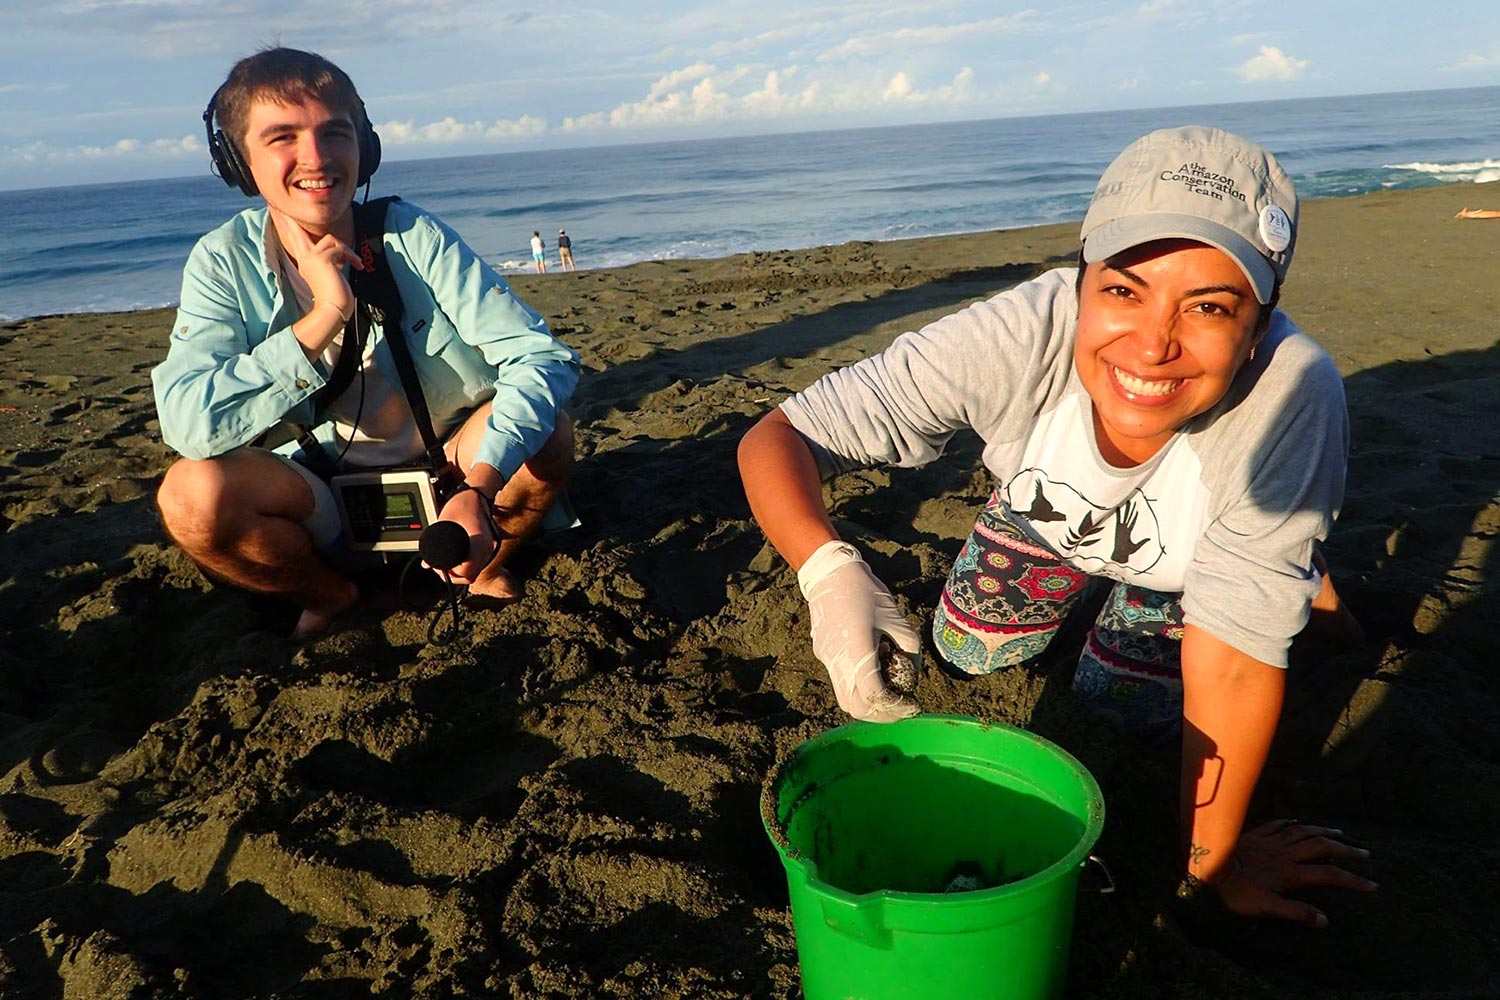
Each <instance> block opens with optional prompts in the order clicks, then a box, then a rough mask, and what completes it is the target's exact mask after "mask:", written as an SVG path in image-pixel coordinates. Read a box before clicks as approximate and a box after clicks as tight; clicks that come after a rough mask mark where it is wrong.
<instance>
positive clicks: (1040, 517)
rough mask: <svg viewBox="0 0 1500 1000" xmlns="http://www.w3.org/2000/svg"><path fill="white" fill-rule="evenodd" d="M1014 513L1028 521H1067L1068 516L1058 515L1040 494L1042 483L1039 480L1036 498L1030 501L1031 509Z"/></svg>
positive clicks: (1055, 509)
mask: <svg viewBox="0 0 1500 1000" xmlns="http://www.w3.org/2000/svg"><path fill="white" fill-rule="evenodd" d="M1016 513H1018V514H1020V515H1021V516H1022V517H1024V518H1026V520H1028V521H1066V520H1067V519H1068V516H1067V515H1066V514H1063V513H1060V512H1059V511H1058V510H1057V508H1055V507H1053V506H1052V504H1051V502H1050V501H1048V499H1047V497H1046V496H1045V495H1044V494H1043V493H1042V481H1041V480H1040V479H1038V480H1037V482H1036V496H1035V497H1034V498H1033V499H1032V501H1031V509H1030V510H1022V511H1017V512H1016Z"/></svg>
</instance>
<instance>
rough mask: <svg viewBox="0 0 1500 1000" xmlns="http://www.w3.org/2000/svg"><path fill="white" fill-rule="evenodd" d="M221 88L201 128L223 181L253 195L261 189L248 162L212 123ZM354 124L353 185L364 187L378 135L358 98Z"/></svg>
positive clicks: (375, 158)
mask: <svg viewBox="0 0 1500 1000" xmlns="http://www.w3.org/2000/svg"><path fill="white" fill-rule="evenodd" d="M223 91H224V88H223V87H220V88H219V89H218V90H216V91H214V96H213V97H211V98H210V99H209V101H208V107H206V108H204V109H203V129H204V131H205V132H206V133H207V134H208V155H209V158H210V159H211V160H213V172H214V173H215V174H216V175H217V176H218V177H219V178H221V179H222V180H223V181H224V183H225V184H227V185H228V186H229V187H238V188H239V189H240V190H241V191H243V192H245V194H246V195H247V196H249V197H252V198H253V197H255V196H256V195H257V194H259V193H260V189H259V188H257V187H256V186H255V178H254V177H252V176H251V175H250V165H249V164H248V163H246V162H245V158H244V157H243V156H241V155H240V151H239V150H238V149H236V148H235V145H234V142H233V140H231V139H230V138H229V137H228V136H227V135H225V134H224V131H223V129H219V128H215V127H214V117H215V115H216V114H217V112H218V107H219V94H221V93H223ZM355 128H356V129H357V131H358V133H359V178H358V179H357V180H356V181H355V182H354V186H355V187H364V186H365V185H366V184H368V183H369V182H370V175H371V174H373V173H374V172H375V169H376V168H377V167H379V166H380V136H378V135H376V134H375V126H373V125H371V124H370V116H369V115H367V114H366V113H365V103H364V101H360V102H359V124H358V125H356V126H355Z"/></svg>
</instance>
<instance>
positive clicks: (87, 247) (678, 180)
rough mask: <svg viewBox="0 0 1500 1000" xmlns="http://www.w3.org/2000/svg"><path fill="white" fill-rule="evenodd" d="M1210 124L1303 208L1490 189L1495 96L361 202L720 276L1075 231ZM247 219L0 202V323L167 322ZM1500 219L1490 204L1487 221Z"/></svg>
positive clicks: (150, 207) (400, 183) (768, 139)
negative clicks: (724, 267)
mask: <svg viewBox="0 0 1500 1000" xmlns="http://www.w3.org/2000/svg"><path fill="white" fill-rule="evenodd" d="M1185 124H1204V125H1217V126H1219V127H1222V128H1225V129H1228V130H1230V131H1232V132H1238V133H1240V134H1242V135H1246V136H1249V137H1251V138H1253V139H1255V140H1256V141H1258V142H1260V143H1262V144H1263V145H1265V146H1267V147H1268V148H1270V149H1271V150H1273V151H1274V152H1275V153H1276V154H1277V156H1278V157H1279V158H1280V160H1281V162H1282V165H1283V166H1284V167H1285V168H1286V169H1287V171H1288V172H1290V173H1291V174H1292V176H1293V178H1294V179H1295V181H1296V184H1297V189H1298V193H1299V194H1300V195H1301V196H1302V197H1303V198H1321V197H1338V196H1344V195H1352V194H1359V193H1363V192H1367V191H1374V190H1380V189H1384V188H1413V187H1421V186H1426V185H1432V184H1441V183H1445V182H1453V181H1468V182H1492V181H1496V180H1500V87H1486V88H1474V89H1467V90H1442V91H1424V92H1420V93H1407V94H1376V95H1364V96H1356V97H1338V98H1315V99H1304V100H1295V101H1267V102H1255V103H1245V104H1225V105H1213V106H1196V107H1190V108H1154V109H1146V110H1138V111H1111V112H1098V113H1090V114H1076V115H1050V116H1045V117H1033V118H1009V119H995V120H990V121H977V122H959V123H946V124H938V125H908V126H896V127H887V128H873V129H857V130H846V131H834V132H805V133H797V134H790V135H774V136H757V137H750V138H731V139H712V140H694V141H685V142H671V143H654V144H648V145H630V146H607V147H596V148H591V149H570V150H556V151H548V152H525V153H505V154H498V155H490V156H470V157H453V158H445V159H433V160H411V161H400V162H389V163H386V164H384V165H382V166H381V168H380V170H379V171H378V172H377V173H376V175H375V178H374V183H373V184H372V185H371V196H372V197H379V196H381V195H385V194H399V195H401V196H402V197H403V198H405V199H406V200H408V201H412V202H415V203H416V204H418V205H421V206H422V207H424V208H426V209H429V210H431V211H433V212H436V213H437V214H438V215H439V216H441V217H442V218H443V219H444V220H446V221H447V222H448V223H449V224H451V225H452V226H453V227H454V228H456V229H457V230H458V231H459V232H460V233H461V234H462V235H463V236H464V238H465V239H466V240H467V241H468V243H469V244H470V245H471V246H472V247H473V248H474V249H475V250H476V251H478V252H479V254H480V255H481V256H483V257H484V258H485V259H486V260H488V261H490V263H492V264H494V265H495V266H496V267H498V268H500V269H501V270H502V271H508V272H515V271H529V270H530V262H531V254H530V250H529V247H528V240H529V239H530V236H531V232H532V230H539V231H540V232H541V233H542V236H543V239H545V240H546V242H547V247H548V259H549V265H550V266H553V267H555V264H556V253H555V250H554V247H555V240H556V237H557V230H558V229H559V228H566V229H567V230H568V234H569V235H570V236H571V237H572V238H573V251H574V255H575V257H576V259H577V262H578V265H579V267H581V268H585V269H587V268H596V267H611V266H616V265H621V264H629V263H634V262H637V261H643V260H660V259H668V258H687V257H718V256H723V255H725V254H731V253H738V252H742V251H748V250H775V249H795V248H801V247H809V246H818V245H822V244H828V243H842V242H846V241H849V240H887V239H902V238H906V237H915V236H932V235H939V234H947V233H960V232H976V231H983V230H990V229H1007V228H1014V227H1020V226H1032V225H1041V224H1045V223H1050V222H1060V221H1068V220H1077V219H1081V218H1082V217H1083V213H1084V210H1085V209H1086V208H1087V205H1088V199H1089V196H1090V194H1091V193H1092V191H1093V186H1094V182H1095V181H1096V180H1097V178H1098V176H1099V174H1100V172H1101V171H1102V170H1103V169H1104V167H1105V166H1106V165H1107V164H1108V163H1109V161H1110V160H1111V159H1113V158H1114V156H1115V154H1116V153H1118V152H1119V151H1120V150H1121V149H1122V148H1123V147H1124V146H1125V145H1126V144H1127V143H1129V142H1130V141H1131V140H1132V139H1135V138H1136V137H1138V136H1140V135H1141V134H1143V133H1145V132H1147V131H1150V130H1151V129H1154V128H1161V127H1165V126H1172V125H1185ZM247 204H249V202H248V201H247V200H246V199H245V198H244V197H243V196H242V195H241V194H240V193H239V192H238V191H237V190H234V189H231V188H228V187H226V186H225V185H224V184H223V183H222V182H221V181H219V180H218V179H217V178H215V177H213V176H211V175H209V174H208V168H207V158H206V156H205V163H204V172H203V173H202V174H200V175H198V176H193V177H187V178H178V179H173V180H157V181H134V182H130V183H124V184H99V185H89V186H83V187H68V188H44V189H39V190H32V191H8V192H0V220H3V228H0V233H3V242H0V319H3V320H14V319H18V318H23V317H27V316H37V315H47V314H52V313H69V312H96V311H106V310H124V309H140V308H148V307H154V306H163V305H172V304H175V303H176V300H177V294H178V287H179V283H180V280H181V269H182V264H183V262H184V260H185V259H186V257H187V254H188V251H189V250H190V249H191V248H192V246H193V243H194V242H195V241H196V240H197V239H198V237H199V236H201V235H202V234H203V233H205V232H207V231H208V230H210V229H212V228H213V227H214V226H216V225H218V224H219V223H221V222H222V221H224V220H225V219H226V218H228V217H229V216H230V215H232V214H234V213H235V212H236V211H239V210H240V209H241V208H243V207H245V206H246V205H247ZM1485 204H1486V206H1487V207H1491V208H1500V185H1497V186H1496V189H1495V196H1494V198H1492V199H1490V201H1489V202H1486V203H1485Z"/></svg>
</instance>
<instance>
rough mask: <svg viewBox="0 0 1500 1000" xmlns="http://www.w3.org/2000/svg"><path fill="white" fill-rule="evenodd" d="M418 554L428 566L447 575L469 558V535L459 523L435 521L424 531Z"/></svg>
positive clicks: (418, 544) (418, 546)
mask: <svg viewBox="0 0 1500 1000" xmlns="http://www.w3.org/2000/svg"><path fill="white" fill-rule="evenodd" d="M417 553H418V554H419V555H421V557H422V561H423V562H425V563H426V564H427V565H429V566H431V567H432V568H433V569H436V570H442V571H443V572H445V573H446V572H448V571H449V570H451V569H452V568H453V567H455V566H457V565H458V564H459V563H461V562H463V561H464V560H466V559H468V558H469V533H468V532H467V531H465V530H464V526H463V525H461V524H459V523H458V522H457V521H434V522H432V523H431V524H429V525H428V526H427V527H426V528H424V529H423V530H422V538H421V540H420V541H419V542H418V543H417Z"/></svg>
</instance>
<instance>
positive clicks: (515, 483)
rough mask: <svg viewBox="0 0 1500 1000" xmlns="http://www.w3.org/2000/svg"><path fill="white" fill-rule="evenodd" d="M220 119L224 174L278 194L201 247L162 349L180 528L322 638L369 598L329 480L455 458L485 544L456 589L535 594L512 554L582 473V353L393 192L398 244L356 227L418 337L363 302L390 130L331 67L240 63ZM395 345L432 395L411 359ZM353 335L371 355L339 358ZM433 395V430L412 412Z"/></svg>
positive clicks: (443, 506)
mask: <svg viewBox="0 0 1500 1000" xmlns="http://www.w3.org/2000/svg"><path fill="white" fill-rule="evenodd" d="M204 122H205V124H206V125H207V128H208V138H209V152H210V155H211V156H212V158H213V162H214V166H215V168H216V172H217V173H218V174H219V175H220V176H221V177H222V178H223V179H224V181H225V183H226V184H230V185H237V186H238V187H239V188H240V189H241V190H242V191H244V192H245V194H246V195H247V196H251V197H254V196H256V195H258V196H259V197H260V198H261V200H262V201H263V202H264V204H260V205H257V206H255V207H253V208H249V209H246V210H245V211H243V212H241V213H239V214H238V215H236V216H235V217H234V218H232V219H230V220H229V221H228V222H226V223H224V225H222V226H220V227H219V228H218V229H215V230H214V231H213V232H211V233H209V234H208V235H206V236H204V237H203V238H202V239H201V240H199V241H198V244H197V246H195V247H194V248H193V252H192V254H191V255H190V256H189V258H188V262H187V266H186V268H185V269H184V271H183V280H182V297H181V304H180V306H179V309H178V312H177V319H176V322H175V324H174V326H173V330H172V336H171V344H170V348H169V350H168V353H167V357H166V360H165V361H164V362H163V363H162V364H161V365H159V366H158V367H157V368H156V369H155V370H154V371H153V372H152V373H151V381H152V383H153V385H154V387H155V390H156V408H157V412H158V414H159V415H160V418H161V429H162V437H163V439H164V440H165V441H166V443H167V444H168V445H170V446H171V447H172V448H173V449H175V450H176V451H177V452H179V453H180V454H181V455H182V456H183V457H182V458H181V459H180V460H178V461H177V462H175V463H174V464H173V465H172V467H171V468H170V469H168V471H167V474H166V477H165V479H164V480H163V482H162V485H161V489H160V491H159V493H158V495H157V502H158V505H159V507H160V509H161V514H162V519H163V522H164V523H165V525H166V528H167V531H168V532H169V533H170V534H171V536H172V538H173V539H174V540H175V541H176V542H177V543H178V544H179V545H181V546H182V548H183V549H184V550H185V551H186V552H187V554H188V555H189V556H190V557H191V558H192V559H193V560H194V561H195V562H196V563H197V564H198V565H199V566H200V567H202V568H203V569H204V570H205V571H206V572H207V573H208V574H210V575H211V576H213V577H215V578H217V579H220V580H225V581H228V582H229V583H232V584H234V585H235V586H238V587H242V588H244V589H246V590H251V591H256V592H259V593H265V594H275V595H280V596H284V597H286V598H288V599H289V600H291V601H294V602H295V603H296V604H298V605H300V606H301V608H302V615H301V618H300V619H299V620H298V622H297V625H296V629H295V631H294V632H293V637H294V638H298V639H303V638H308V637H311V636H313V635H316V634H318V633H320V632H322V631H323V630H325V629H327V628H328V626H329V625H330V624H331V623H332V622H333V620H334V619H335V618H336V617H337V616H338V615H339V614H340V613H342V612H343V611H345V610H347V609H348V608H350V607H351V606H352V605H354V604H355V602H356V601H357V600H358V599H359V591H358V589H357V587H356V586H355V584H354V583H353V582H352V581H351V580H350V579H349V578H348V577H347V576H346V575H344V573H343V572H341V571H340V570H339V569H336V568H335V564H336V563H339V564H342V562H343V558H344V556H345V555H346V551H345V550H346V542H347V540H346V539H345V538H344V537H343V535H344V531H343V526H342V521H341V518H340V515H339V513H338V508H337V505H336V503H335V499H334V495H333V492H332V490H331V489H330V487H329V485H328V483H327V482H326V481H325V478H324V477H326V476H327V475H329V474H331V473H333V472H349V471H358V470H368V469H372V468H389V467H394V466H412V465H416V464H420V463H422V462H423V461H424V460H425V459H428V458H432V461H431V462H430V463H429V464H431V465H436V464H437V463H438V462H439V461H442V460H445V461H446V462H448V463H451V466H450V467H449V468H448V469H447V470H446V471H447V472H448V474H449V475H450V476H451V477H452V481H453V483H454V484H455V487H456V492H453V493H452V494H451V495H449V496H448V497H447V498H446V499H445V500H443V501H442V502H441V503H440V507H439V508H438V514H439V517H440V518H441V519H443V520H449V521H455V522H457V523H458V524H460V525H462V526H463V528H464V529H465V531H467V533H468V535H469V540H470V546H469V550H468V553H467V557H466V558H465V559H464V561H462V562H460V563H459V564H458V565H457V566H455V567H453V569H452V571H451V574H452V579H453V580H454V582H457V583H460V584H467V585H468V586H469V588H470V591H469V598H470V601H471V602H473V603H481V604H482V603H484V602H498V601H504V600H507V599H510V598H513V597H515V596H517V589H516V586H517V585H516V583H515V581H514V580H513V579H511V577H510V576H509V574H508V573H507V572H506V571H505V569H504V568H503V565H504V563H505V561H506V559H507V558H508V557H509V555H510V554H511V553H512V552H513V551H514V549H515V547H516V546H517V545H518V544H519V543H520V542H521V541H523V540H524V539H525V538H526V537H528V536H529V535H531V534H533V533H535V532H536V531H537V530H538V528H539V527H540V525H541V522H542V520H543V517H544V515H545V514H546V513H547V512H548V511H549V510H550V509H551V508H552V507H553V504H554V501H556V500H558V499H560V497H561V494H562V491H563V488H564V486H565V483H566V481H567V478H568V474H569V471H570V469H571V467H572V461H573V438H572V425H571V423H570V421H569V420H568V417H567V414H566V413H565V412H563V409H562V407H563V404H564V403H566V402H567V400H568V398H569V397H570V396H571V395H572V392H573V389H574V387H575V386H576V385H577V382H578V371H579V366H578V355H577V354H576V353H575V352H574V351H572V350H571V349H570V348H568V347H566V346H564V345H563V344H561V343H560V342H558V341H557V340H556V339H555V338H553V336H552V335H551V333H550V332H549V331H548V329H547V324H546V322H545V320H543V319H542V317H541V316H540V315H538V314H537V313H536V312H535V311H533V310H532V309H531V308H529V307H528V306H527V305H526V304H525V303H523V302H522V301H521V300H520V299H518V298H516V297H515V296H514V295H513V294H511V291H510V289H509V288H508V287H507V286H506V283H505V282H504V281H503V280H501V278H500V277H499V276H498V275H497V274H496V273H495V272H494V271H493V270H492V269H491V268H490V267H489V266H488V265H487V264H485V263H484V261H482V260H480V259H479V257H478V256H477V255H475V253H474V252H473V251H472V250H470V249H469V247H468V246H466V245H465V244H464V242H463V241H462V240H461V239H460V238H459V237H458V235H457V234H456V233H454V232H453V230H451V229H449V228H448V227H447V226H446V225H444V224H443V223H442V222H441V221H439V220H438V219H437V218H435V217H434V216H432V215H430V214H428V213H427V212H424V211H422V210H421V209H419V208H417V207H416V206H414V205H411V204H410V203H407V202H402V201H392V202H391V203H390V204H389V206H388V208H387V211H386V217H385V223H384V233H383V239H381V238H380V234H378V233H373V232H371V233H363V234H360V236H364V237H368V238H369V240H370V241H371V242H372V243H373V245H374V246H375V247H376V248H378V249H377V250H376V251H375V252H383V253H384V255H385V257H386V259H387V260H388V261H389V264H390V271H391V273H392V274H393V275H394V280H395V290H396V291H398V292H399V299H400V304H401V306H402V308H403V312H404V319H403V321H402V323H401V326H402V327H403V328H404V329H400V330H396V329H391V330H386V329H383V328H382V326H381V322H382V318H383V315H384V314H383V313H382V312H381V311H380V310H379V309H373V310H372V309H371V308H370V306H371V302H369V301H365V300H364V297H363V296H362V297H361V298H359V299H357V298H356V295H355V292H354V290H353V287H351V283H350V275H351V273H352V272H353V271H354V270H359V271H361V272H365V273H366V274H368V273H370V272H373V271H374V268H373V267H371V268H366V267H364V266H363V265H362V263H361V256H360V255H359V254H358V253H356V252H355V249H354V248H355V247H356V246H357V245H360V243H359V238H358V237H357V235H356V232H355V228H356V212H355V208H354V196H355V193H356V191H357V189H358V188H359V187H361V186H363V185H365V184H367V183H368V181H369V178H370V175H371V174H373V173H374V172H375V169H376V168H377V167H378V166H379V163H380V140H379V138H378V137H377V135H376V134H375V131H374V129H373V128H372V127H371V125H370V122H369V119H368V118H367V117H366V114H365V109H364V104H363V102H362V101H361V100H360V98H359V95H358V93H357V92H356V91H355V89H354V84H353V83H352V82H351V81H350V79H349V77H348V76H347V75H345V73H344V72H343V71H342V70H340V69H339V68H338V67H337V66H334V65H333V64H332V63H330V62H328V61H327V60H326V59H324V58H322V57H321V56H318V55H315V54H313V53H309V52H300V51H297V50H295V49H286V48H271V49H267V50H265V51H262V52H258V53H256V54H255V55H253V56H250V57H248V58H246V59H242V60H241V61H240V62H239V63H237V64H236V65H235V66H234V68H233V69H232V70H230V73H229V77H228V79H226V80H225V82H224V84H223V85H222V86H221V87H220V88H219V90H218V91H217V92H216V93H215V94H214V96H213V99H212V100H211V101H210V102H209V105H208V109H207V110H206V111H205V112H204ZM368 246H369V244H366V247H367V248H368ZM362 276H363V275H362ZM356 284H358V282H356ZM361 287H368V286H361ZM398 336H399V337H401V338H402V342H403V343H404V344H405V345H406V347H407V348H409V350H408V351H407V352H406V353H409V354H410V357H411V361H412V363H411V364H410V365H408V366H406V370H407V371H411V370H412V369H414V370H415V373H416V381H417V382H418V384H419V385H420V392H419V393H417V394H416V395H415V396H412V395H409V394H408V393H407V392H406V391H404V389H403V380H402V377H401V374H400V372H401V369H399V368H398V367H397V362H396V361H395V360H394V359H393V348H392V338H395V337H398ZM346 342H348V343H354V344H362V345H363V350H362V351H360V352H359V353H357V354H353V355H351V356H350V357H348V358H345V365H344V366H343V367H342V368H340V367H339V365H338V360H339V356H340V353H341V351H342V350H343V349H344V345H345V343H346ZM401 346H402V345H401V344H396V345H395V348H396V349H398V350H399V348H400V347H401ZM356 359H357V361H356ZM419 400H420V402H419ZM423 404H425V409H426V410H427V411H428V413H429V414H430V418H429V420H427V421H422V420H420V419H419V418H417V417H414V416H413V409H414V408H417V409H421V408H422V406H423ZM424 434H425V435H431V436H432V437H433V439H434V440H433V446H432V447H431V448H427V447H424V441H423V437H424ZM278 438H280V439H283V440H284V441H285V443H283V444H281V445H280V446H279V447H275V449H274V450H269V449H268V447H267V446H269V445H270V444H271V443H272V442H273V441H275V440H276V439H278Z"/></svg>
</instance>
